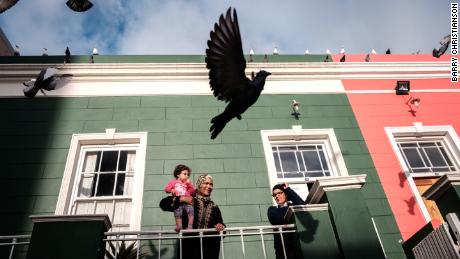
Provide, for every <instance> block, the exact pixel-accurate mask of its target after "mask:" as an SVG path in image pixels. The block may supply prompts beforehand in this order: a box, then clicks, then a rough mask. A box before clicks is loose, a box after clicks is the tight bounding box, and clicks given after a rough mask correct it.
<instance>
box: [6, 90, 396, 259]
mask: <svg viewBox="0 0 460 259" xmlns="http://www.w3.org/2000/svg"><path fill="white" fill-rule="evenodd" d="M293 99H295V100H297V101H298V102H300V103H301V110H300V113H301V114H302V115H301V116H300V119H299V120H295V119H294V118H293V116H291V113H292V110H291V108H290V103H291V101H292V100H293ZM224 107H225V104H224V103H222V102H218V101H216V100H215V99H214V98H213V97H212V96H142V97H139V96H131V97H78V98H35V99H26V98H3V99H0V110H1V111H2V112H1V113H0V119H1V120H2V126H1V127H0V143H2V144H1V146H0V162H1V163H2V166H3V170H2V174H1V175H0V177H1V181H2V183H3V185H4V188H2V189H1V190H0V193H1V194H2V195H1V196H0V197H1V198H0V199H1V202H2V203H3V204H5V205H4V206H2V208H1V210H2V211H1V213H0V218H1V219H2V221H1V222H3V223H1V224H2V225H1V227H0V232H2V233H0V234H19V233H30V231H31V230H32V224H31V222H30V220H29V218H28V216H29V215H30V214H52V213H54V210H55V207H56V201H57V198H58V197H57V196H58V193H59V188H60V186H61V180H62V174H63V171H64V167H65V162H66V158H67V153H68V149H69V145H70V140H71V136H72V134H73V133H101V132H105V129H106V128H116V129H117V132H134V131H147V132H148V146H147V158H146V168H145V179H144V196H143V213H142V229H145V230H149V229H172V227H173V225H174V220H173V217H172V215H171V214H170V213H165V212H162V211H161V210H160V209H159V207H158V203H159V201H160V199H161V198H162V197H164V196H165V194H164V193H163V191H162V190H163V187H164V185H165V184H166V183H167V182H168V181H169V180H170V179H172V177H173V176H172V170H173V168H174V166H175V165H176V164H178V163H184V164H187V165H189V166H190V167H191V168H192V169H193V172H192V178H193V179H195V178H196V176H198V175H199V174H200V173H210V174H212V175H213V176H214V178H215V190H214V192H213V195H212V197H213V199H214V200H215V201H216V202H217V204H218V205H219V206H220V208H221V210H222V212H223V217H224V220H225V222H226V223H227V225H229V226H248V225H263V224H269V223H268V220H267V216H266V211H267V208H268V206H270V205H272V198H271V196H270V186H269V181H268V175H267V168H266V162H265V155H264V152H263V147H262V143H261V136H260V130H265V129H290V128H291V127H292V125H302V128H304V129H309V128H334V130H335V134H336V136H337V139H338V141H339V145H340V149H341V152H342V154H343V157H344V160H345V163H346V166H347V168H348V172H349V174H366V175H367V177H366V184H365V186H364V188H363V190H362V191H363V195H364V199H365V202H366V204H367V206H368V208H369V213H370V214H371V216H372V217H373V218H374V220H375V222H376V225H377V228H378V230H379V233H380V236H381V239H382V242H383V244H384V247H385V252H386V253H387V256H393V257H391V258H399V257H400V256H399V255H402V250H401V248H400V245H399V244H398V240H399V239H400V238H401V237H400V234H399V231H398V228H397V226H396V223H395V221H394V217H393V215H392V212H391V210H390V207H389V205H388V202H387V200H386V196H385V194H384V192H383V189H382V186H381V184H380V182H379V179H378V176H377V174H376V170H375V168H374V165H373V163H372V160H371V158H370V156H369V153H368V150H367V147H366V144H365V142H364V140H363V137H362V135H361V133H360V130H359V128H358V125H357V122H356V120H355V118H354V115H353V112H352V109H351V108H350V104H349V102H348V99H347V97H346V95H344V94H313V95H306V94H304V95H263V96H261V97H260V99H259V100H258V102H257V103H256V104H255V105H254V106H253V107H252V108H251V109H249V110H248V111H247V112H246V113H245V114H243V119H242V120H240V121H238V120H233V121H231V122H230V123H229V124H228V125H227V127H226V128H225V129H224V131H223V132H222V133H221V135H220V136H219V137H218V138H217V139H215V140H211V139H210V138H209V136H210V134H209V131H208V130H209V126H210V123H209V121H210V118H211V117H213V116H215V115H217V114H218V113H219V112H221V111H223V109H224ZM6 222H8V224H6Z"/></svg>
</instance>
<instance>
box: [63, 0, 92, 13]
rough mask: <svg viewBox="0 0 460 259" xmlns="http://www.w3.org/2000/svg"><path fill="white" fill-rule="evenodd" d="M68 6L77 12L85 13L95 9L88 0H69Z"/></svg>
mask: <svg viewBox="0 0 460 259" xmlns="http://www.w3.org/2000/svg"><path fill="white" fill-rule="evenodd" d="M66 5H67V6H68V7H69V8H70V9H72V10H73V11H75V12H85V11H88V10H89V9H90V8H91V7H93V4H92V3H91V2H90V1H88V0H69V1H67V3H66Z"/></svg>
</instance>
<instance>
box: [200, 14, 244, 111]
mask: <svg viewBox="0 0 460 259" xmlns="http://www.w3.org/2000/svg"><path fill="white" fill-rule="evenodd" d="M231 14H232V8H231V7H230V8H229V9H228V10H227V13H226V15H225V17H224V16H223V15H221V16H220V18H219V23H218V24H217V23H216V24H215V25H214V30H213V31H211V39H210V40H208V48H207V49H206V59H205V61H206V67H207V68H209V84H210V86H211V89H212V91H213V93H214V96H215V97H217V99H218V100H224V101H225V102H229V101H231V100H232V98H234V97H235V95H237V94H240V93H242V92H245V91H247V90H248V88H249V82H250V81H249V79H248V78H247V77H246V75H245V73H244V70H245V69H246V59H245V58H244V55H243V47H242V44H241V35H240V29H239V26H238V18H237V15H236V11H235V9H233V19H232V15H231Z"/></svg>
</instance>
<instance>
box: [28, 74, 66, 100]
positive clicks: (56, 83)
mask: <svg viewBox="0 0 460 259" xmlns="http://www.w3.org/2000/svg"><path fill="white" fill-rule="evenodd" d="M71 76H72V75H71V74H60V73H59V70H58V69H56V68H53V67H48V68H44V69H42V70H41V71H40V73H39V74H38V76H37V78H36V79H31V80H29V81H27V82H24V83H22V84H23V85H24V86H25V87H24V89H23V92H24V95H25V96H27V97H29V98H34V97H35V95H36V94H37V92H38V91H41V92H42V93H43V94H44V95H46V94H45V92H44V91H43V90H46V91H52V90H56V89H58V88H61V87H63V86H64V85H65V84H66V83H67V82H68V79H69V78H70V77H71Z"/></svg>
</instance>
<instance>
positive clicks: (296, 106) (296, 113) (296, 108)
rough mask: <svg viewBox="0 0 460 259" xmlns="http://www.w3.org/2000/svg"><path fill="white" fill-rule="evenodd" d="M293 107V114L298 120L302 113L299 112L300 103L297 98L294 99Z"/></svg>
mask: <svg viewBox="0 0 460 259" xmlns="http://www.w3.org/2000/svg"><path fill="white" fill-rule="evenodd" d="M291 108H292V111H293V113H291V115H292V116H294V118H295V119H296V120H298V119H299V115H300V113H299V109H300V103H299V102H297V101H296V100H292V103H291Z"/></svg>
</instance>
